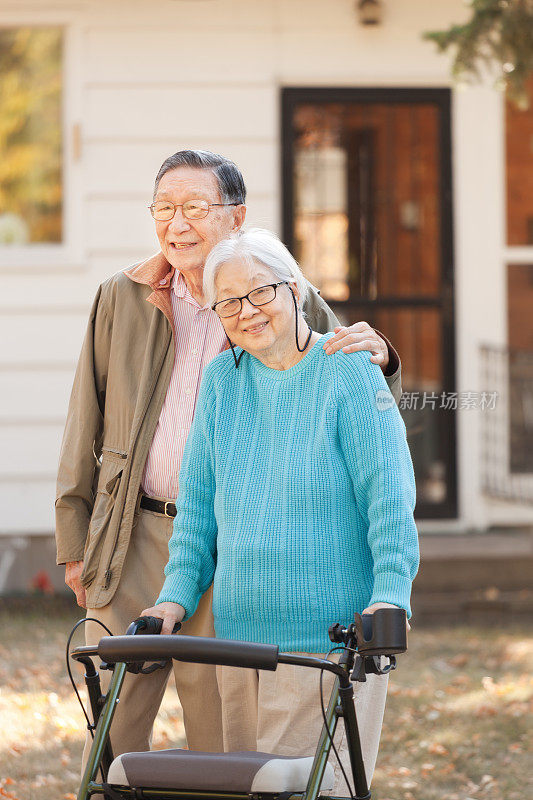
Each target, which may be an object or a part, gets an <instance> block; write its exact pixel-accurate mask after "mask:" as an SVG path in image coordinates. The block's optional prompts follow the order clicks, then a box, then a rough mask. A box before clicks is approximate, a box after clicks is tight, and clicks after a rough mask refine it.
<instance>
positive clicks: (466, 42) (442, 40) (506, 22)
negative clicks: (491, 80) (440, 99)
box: [424, 0, 533, 109]
mask: <svg viewBox="0 0 533 800" xmlns="http://www.w3.org/2000/svg"><path fill="white" fill-rule="evenodd" d="M468 5H469V6H470V8H471V10H472V13H471V16H470V19H469V20H468V21H467V22H466V23H465V24H463V25H451V26H450V27H449V28H448V29H447V30H443V31H430V32H427V33H425V34H424V37H425V38H426V39H429V40H430V41H433V42H435V44H436V45H437V47H438V49H439V51H440V52H445V51H446V50H448V48H453V49H454V50H455V59H454V62H453V66H452V74H453V76H454V78H456V79H457V80H464V81H472V80H473V81H477V80H480V79H481V78H482V75H483V71H484V70H486V69H488V70H489V71H492V72H494V71H495V72H496V79H495V85H496V87H497V88H498V89H502V90H503V91H505V93H506V95H507V98H508V99H509V100H511V101H512V102H513V103H515V104H516V105H517V106H518V108H522V109H526V108H528V106H529V98H528V93H527V86H526V84H527V80H528V78H529V76H530V75H531V74H532V73H533V0H470V2H468Z"/></svg>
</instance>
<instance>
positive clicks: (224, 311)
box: [211, 281, 289, 319]
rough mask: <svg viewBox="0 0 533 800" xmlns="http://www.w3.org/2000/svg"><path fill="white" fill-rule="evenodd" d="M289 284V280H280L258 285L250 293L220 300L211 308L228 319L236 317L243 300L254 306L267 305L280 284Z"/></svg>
mask: <svg viewBox="0 0 533 800" xmlns="http://www.w3.org/2000/svg"><path fill="white" fill-rule="evenodd" d="M284 284H287V285H288V284H289V281H279V282H278V283H269V284H267V285H266V286H258V287H257V289H252V291H251V292H248V294H243V296H242V297H228V298H227V300H219V301H218V303H215V304H214V305H213V306H211V308H212V309H213V311H216V313H217V314H218V316H219V317H222V319H226V317H234V316H235V314H238V313H239V312H240V311H241V309H242V301H243V300H245V299H246V300H248V302H249V303H251V305H253V306H266V304H267V303H271V302H272V300H274V298H275V297H276V291H277V288H278V286H283V285H284Z"/></svg>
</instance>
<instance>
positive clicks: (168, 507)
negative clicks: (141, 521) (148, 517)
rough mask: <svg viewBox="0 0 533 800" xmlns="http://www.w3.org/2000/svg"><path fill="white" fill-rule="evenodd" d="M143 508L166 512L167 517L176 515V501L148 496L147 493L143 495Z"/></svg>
mask: <svg viewBox="0 0 533 800" xmlns="http://www.w3.org/2000/svg"><path fill="white" fill-rule="evenodd" d="M141 508H145V509H146V510H147V511H155V512H156V514H164V515H165V517H175V516H176V504H175V503H171V502H170V500H154V498H153V497H148V496H147V495H146V494H143V495H141Z"/></svg>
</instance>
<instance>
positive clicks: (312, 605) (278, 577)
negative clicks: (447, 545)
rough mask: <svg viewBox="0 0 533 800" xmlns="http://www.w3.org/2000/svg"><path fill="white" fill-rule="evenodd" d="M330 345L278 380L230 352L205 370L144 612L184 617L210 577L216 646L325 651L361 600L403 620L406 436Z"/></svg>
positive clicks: (354, 359) (367, 376) (379, 377)
mask: <svg viewBox="0 0 533 800" xmlns="http://www.w3.org/2000/svg"><path fill="white" fill-rule="evenodd" d="M330 336H332V334H325V335H324V336H322V337H321V338H320V340H319V341H318V342H317V343H316V344H315V345H314V347H312V348H311V350H310V351H309V352H308V353H306V355H305V356H304V357H303V358H302V359H301V361H299V362H298V364H296V365H295V366H294V367H291V368H290V369H287V370H284V371H282V370H274V369H270V368H268V367H266V366H265V365H264V364H262V363H261V362H260V361H258V360H257V359H256V358H254V357H252V356H251V355H250V354H249V353H244V354H243V357H242V359H241V362H240V365H239V368H238V369H236V368H235V363H234V360H233V356H232V354H231V352H224V353H222V354H221V355H220V356H218V357H217V358H215V359H214V361H212V362H211V364H209V366H207V367H206V369H205V370H204V375H203V379H202V385H201V388H200V393H199V397H198V403H197V407H196V412H195V416H194V421H193V425H192V427H191V432H190V434H189V438H188V440H187V444H186V448H185V453H184V457H183V463H182V468H181V472H180V478H179V483H180V491H179V497H178V499H177V515H176V517H175V520H174V532H173V534H172V537H171V539H170V543H169V551H170V559H169V563H168V565H167V567H166V569H165V575H166V579H165V583H164V586H163V589H162V591H161V594H160V595H159V598H158V600H157V602H158V603H161V602H164V601H172V602H174V603H180V604H181V605H182V606H184V608H185V609H186V619H187V618H188V617H190V616H191V615H192V614H193V613H194V611H195V609H196V607H197V604H198V601H199V599H200V596H201V595H202V593H203V592H204V591H205V590H206V589H207V588H208V587H209V585H210V584H211V582H212V581H213V579H214V596H213V612H214V617H215V630H216V635H217V636H219V637H221V638H228V639H240V640H248V641H253V642H269V643H273V644H278V645H279V646H280V648H281V649H283V650H287V651H293V652H298V651H302V652H312V653H324V652H326V651H327V650H328V649H329V647H330V646H331V644H330V642H329V639H328V626H329V625H331V624H332V623H334V622H342V623H344V624H347V623H349V622H350V621H352V619H353V614H354V612H355V611H359V612H360V611H362V610H363V609H364V608H365V607H366V606H368V605H369V604H370V603H374V602H378V601H383V602H388V603H394V604H395V605H398V606H401V607H402V608H405V609H406V611H407V612H408V614H410V606H409V597H410V593H411V582H412V580H413V578H414V576H415V574H416V571H417V567H418V538H417V532H416V527H415V523H414V520H413V510H414V505H415V482H414V475H413V468H412V464H411V457H410V454H409V448H408V446H407V442H406V438H405V425H404V423H403V421H402V419H401V417H400V414H399V411H398V408H397V407H396V404H395V403H394V401H393V400H392V396H391V395H390V392H389V390H388V388H387V384H386V382H385V379H384V377H383V374H382V372H381V369H380V368H379V367H378V366H377V365H375V364H372V363H371V362H370V353H369V352H360V353H354V354H350V355H347V354H344V353H342V352H338V353H335V354H334V355H331V356H327V355H326V354H325V352H324V350H323V347H322V345H323V344H324V342H325V341H326V339H327V338H329V337H330ZM377 393H379V394H378V395H377V397H378V400H377V401H376V394H377ZM389 401H390V402H389ZM380 409H381V410H380Z"/></svg>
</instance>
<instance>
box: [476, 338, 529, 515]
mask: <svg viewBox="0 0 533 800" xmlns="http://www.w3.org/2000/svg"><path fill="white" fill-rule="evenodd" d="M481 375H482V384H483V386H484V387H486V388H487V389H490V390H491V391H492V392H496V393H497V403H495V405H494V408H491V409H490V411H488V412H487V413H484V414H482V415H481V478H482V487H483V491H484V493H485V494H487V495H488V496H490V497H495V498H498V499H500V500H509V501H514V502H523V503H533V352H530V351H524V350H513V349H510V348H508V347H496V346H494V345H490V346H488V345H484V346H482V347H481Z"/></svg>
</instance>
